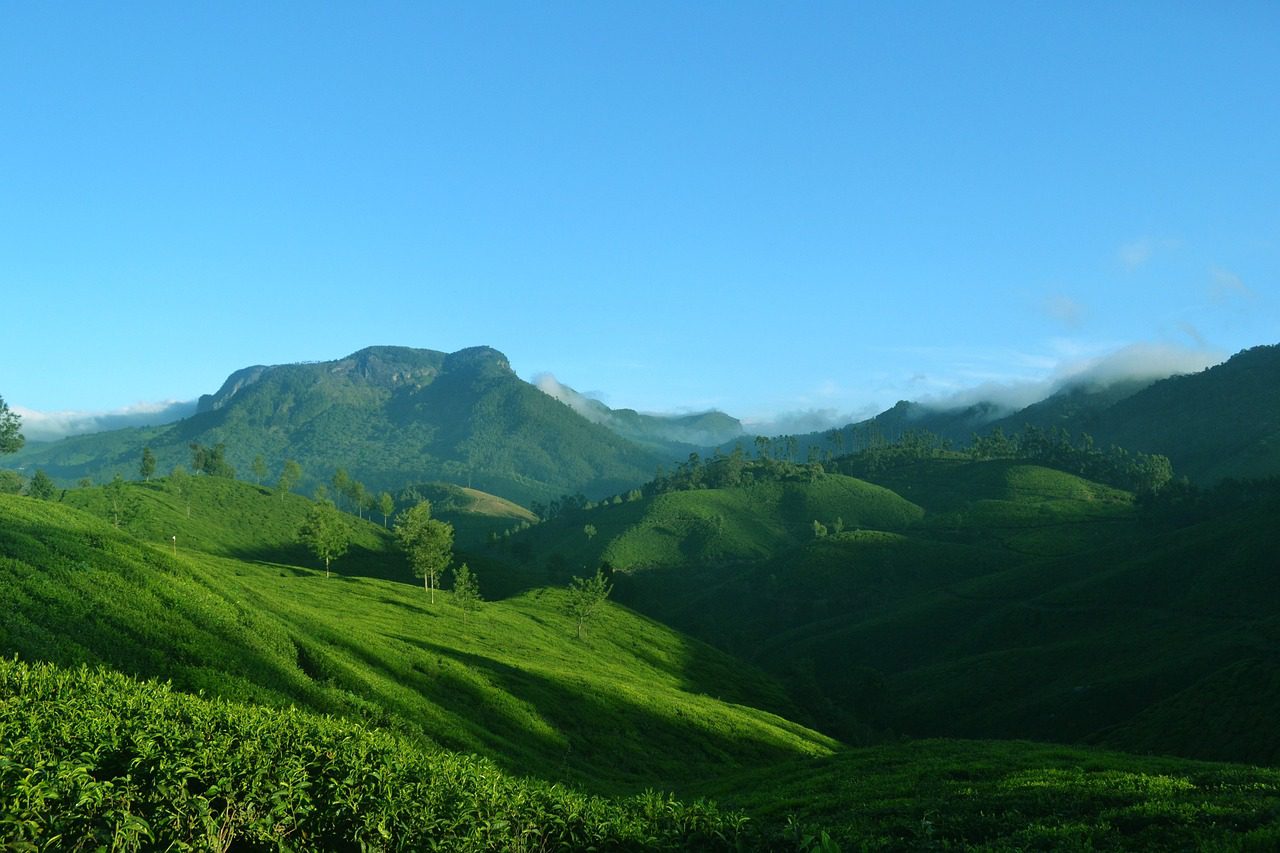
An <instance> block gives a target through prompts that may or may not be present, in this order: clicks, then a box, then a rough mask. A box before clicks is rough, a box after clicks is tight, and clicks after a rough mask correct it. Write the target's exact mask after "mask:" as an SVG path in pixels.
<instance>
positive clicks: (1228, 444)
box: [721, 345, 1280, 484]
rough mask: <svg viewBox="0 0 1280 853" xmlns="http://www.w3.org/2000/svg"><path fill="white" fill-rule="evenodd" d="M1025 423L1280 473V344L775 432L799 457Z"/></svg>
mask: <svg viewBox="0 0 1280 853" xmlns="http://www.w3.org/2000/svg"><path fill="white" fill-rule="evenodd" d="M1026 426H1033V427H1037V428H1039V429H1043V430H1053V429H1064V430H1066V431H1067V432H1068V433H1069V434H1070V435H1071V437H1072V440H1073V441H1078V440H1079V439H1080V437H1081V436H1082V435H1083V434H1085V433H1087V434H1089V435H1090V436H1092V437H1093V439H1094V443H1095V445H1097V446H1098V447H1100V448H1106V447H1109V446H1111V445H1115V446H1116V447H1122V448H1124V449H1125V450H1128V451H1131V452H1132V451H1138V452H1142V453H1158V454H1161V455H1163V456H1167V457H1168V458H1169V460H1170V462H1171V463H1172V464H1173V469H1174V473H1175V474H1176V475H1179V476H1186V477H1189V478H1190V479H1191V480H1192V481H1193V482H1198V483H1205V484H1208V483H1214V482H1217V481H1218V480H1221V479H1223V478H1226V477H1234V478H1242V477H1269V476H1276V475H1280V345H1273V346H1260V347H1253V348H1252V349H1247V350H1243V351H1241V352H1239V353H1237V354H1236V355H1234V356H1232V357H1231V358H1230V359H1228V360H1227V361H1225V362H1223V363H1222V364H1218V365H1216V366H1214V367H1210V368H1207V369H1205V370H1202V371H1200V372H1198V373H1190V374H1183V375H1177V376H1170V377H1168V378H1166V379H1160V380H1149V379H1120V380H1116V381H1110V382H1099V381H1081V382H1075V383H1069V384H1067V385H1065V386H1063V387H1062V388H1060V389H1058V390H1057V391H1056V392H1054V393H1053V394H1051V395H1050V396H1048V397H1046V398H1045V399H1043V400H1041V401H1039V402H1037V403H1034V404H1032V405H1030V406H1027V407H1025V408H1023V409H1020V410H1018V411H1016V412H1012V413H1010V412H1009V411H1008V410H1007V408H1004V407H1001V406H999V405H997V404H996V403H993V402H981V403H976V404H972V405H968V406H964V407H960V408H951V409H939V408H937V407H934V406H929V405H925V404H922V403H913V402H909V401H905V400H903V401H900V402H898V403H897V404H896V405H894V406H893V407H892V408H890V409H887V410H885V411H884V412H881V413H880V414H878V415H876V416H875V417H873V418H869V419H868V420H865V421H860V422H858V423H854V424H847V425H845V426H843V427H840V428H837V429H834V430H827V431H825V432H815V433H808V434H805V435H799V436H789V437H788V436H780V437H778V438H775V439H773V441H774V443H775V445H781V443H782V442H783V441H785V440H786V439H788V438H789V439H794V448H793V449H792V450H791V451H790V452H791V454H792V455H793V457H794V458H798V459H804V458H806V457H807V456H808V454H810V453H811V452H812V453H816V454H817V455H818V456H819V457H823V456H825V455H827V454H830V453H834V455H840V453H841V452H850V451H857V450H861V449H863V448H866V447H869V446H872V445H874V444H877V443H884V442H893V441H897V440H899V439H900V438H902V437H903V436H904V435H906V434H907V433H909V432H912V431H928V432H930V433H933V434H934V435H936V436H938V437H939V438H940V439H943V440H945V441H949V442H951V443H952V445H953V446H956V447H963V446H966V445H968V444H969V442H970V440H971V439H972V438H973V436H974V435H975V434H978V435H986V434H990V433H991V432H993V431H995V430H996V429H1000V430H1002V431H1003V432H1004V433H1005V434H1006V435H1015V434H1017V433H1019V432H1021V431H1022V430H1023V429H1024V428H1025V427H1026ZM732 446H733V442H729V443H726V444H724V445H723V446H722V447H721V450H722V451H724V452H728V451H729V450H730V449H731V448H732ZM776 455H777V451H775V456H776Z"/></svg>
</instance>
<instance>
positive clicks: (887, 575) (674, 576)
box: [500, 453, 1280, 762]
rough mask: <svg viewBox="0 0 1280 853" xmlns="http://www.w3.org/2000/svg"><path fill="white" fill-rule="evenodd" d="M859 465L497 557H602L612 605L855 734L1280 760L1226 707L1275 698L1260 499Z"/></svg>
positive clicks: (565, 529) (528, 539)
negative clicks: (1174, 499) (856, 470)
mask: <svg viewBox="0 0 1280 853" xmlns="http://www.w3.org/2000/svg"><path fill="white" fill-rule="evenodd" d="M868 476H870V477H872V478H873V479H875V480H876V483H877V484H876V485H873V484H870V483H866V482H863V481H859V480H855V479H853V478H850V477H845V476H842V475H831V474H828V475H824V476H820V477H817V478H815V479H813V480H812V481H811V482H807V483H805V482H785V483H784V482H779V483H757V484H754V485H752V486H749V487H745V488H736V489H693V490H686V491H675V492H668V493H664V494H658V495H653V496H650V497H646V498H643V499H641V500H638V501H631V502H623V503H621V504H616V505H609V504H606V505H604V506H602V507H598V508H596V509H593V510H590V511H586V512H579V513H576V514H574V515H572V516H567V517H561V518H558V519H556V520H554V521H551V522H547V523H544V524H541V525H538V526H536V527H534V528H532V529H530V530H528V531H525V532H522V533H518V534H516V535H513V536H511V537H510V543H509V544H508V545H507V546H506V551H505V553H508V554H510V555H511V558H512V559H514V560H517V561H518V560H519V558H520V556H521V555H522V554H529V555H532V559H530V560H525V561H524V562H523V563H522V565H524V566H525V567H526V569H525V570H526V571H529V572H532V573H535V575H536V576H538V577H541V578H546V577H556V576H557V575H556V574H555V571H554V570H556V569H559V570H560V571H582V570H583V569H584V568H585V569H588V570H589V568H590V567H592V566H595V565H598V564H600V563H602V562H603V563H607V564H609V565H611V566H612V567H613V569H614V570H615V575H614V577H615V583H616V585H617V589H618V595H619V598H620V600H623V601H625V602H626V603H628V604H629V605H631V606H633V607H635V608H637V609H639V610H641V611H642V612H645V613H648V614H650V615H651V616H653V617H654V618H657V619H660V620H662V621H663V622H666V623H668V624H671V625H674V626H676V627H678V628H680V629H681V630H683V631H686V632H688V633H690V634H692V635H694V636H697V637H699V638H701V639H704V640H707V641H708V642H711V643H713V644H714V645H717V646H719V647H720V648H723V649H725V650H727V651H730V652H732V653H734V654H736V655H739V656H741V657H744V658H746V659H748V660H751V661H753V662H755V663H758V664H759V665H761V666H763V667H764V668H765V669H767V670H768V671H770V672H772V673H773V674H774V675H776V676H778V677H779V678H781V679H783V681H784V682H785V683H786V684H787V685H788V687H789V689H790V690H791V692H792V695H793V696H794V697H795V698H796V699H797V701H799V702H801V704H802V705H804V706H805V708H806V709H807V711H808V712H809V713H810V714H812V715H813V718H814V719H816V720H817V721H818V722H819V723H820V725H821V726H823V727H825V728H826V729H827V730H829V731H832V732H834V733H837V734H839V735H840V736H841V737H843V738H845V739H848V740H853V741H858V742H865V741H867V740H869V739H871V740H873V739H875V738H877V737H881V736H883V735H884V734H885V733H888V732H900V733H909V734H913V735H920V736H936V735H948V736H961V737H1031V738H1040V739H1048V740H1057V741H1065V742H1096V743H1106V744H1109V745H1112V746H1117V747H1121V748H1134V749H1142V750H1156V751H1165V752H1173V753H1178V754H1182V755H1188V756H1195V757H1205V758H1217V759H1222V758H1227V759H1232V760H1254V761H1266V762H1271V761H1276V760H1280V752H1277V747H1276V745H1275V744H1274V743H1272V742H1270V741H1269V740H1268V738H1267V736H1266V735H1265V734H1264V733H1262V731H1261V730H1260V729H1259V728H1258V727H1256V726H1250V725H1248V724H1243V723H1232V722H1231V720H1230V718H1231V716H1232V714H1233V713H1235V710H1234V709H1239V713H1241V714H1244V715H1247V717H1248V718H1249V719H1257V718H1259V717H1260V715H1263V714H1266V713H1275V712H1280V696H1277V695H1276V693H1275V690H1274V686H1275V685H1276V684H1277V683H1280V679H1278V678H1277V675H1276V672H1277V670H1276V657H1275V648H1276V647H1275V644H1274V637H1275V636H1278V635H1277V634H1276V632H1277V630H1280V629H1277V625H1278V624H1280V623H1277V622H1276V621H1275V618H1274V617H1273V615H1272V614H1273V613H1274V612H1277V608H1276V605H1278V604H1280V601H1277V599H1276V593H1275V591H1274V590H1273V589H1272V588H1271V587H1270V586H1269V585H1268V584H1267V582H1266V580H1265V579H1266V578H1267V577H1269V568H1270V567H1271V566H1272V564H1273V562H1274V552H1275V551H1274V548H1275V541H1274V537H1272V536H1270V531H1271V529H1272V525H1270V523H1269V521H1268V519H1270V518H1273V517H1274V514H1275V512H1276V510H1277V509H1280V507H1277V506H1275V505H1274V504H1275V498H1274V497H1271V498H1267V499H1266V500H1264V499H1263V498H1256V499H1252V500H1251V501H1237V503H1236V504H1234V505H1233V506H1232V507H1231V508H1230V511H1224V512H1221V513H1218V514H1216V515H1211V516H1206V517H1204V518H1201V519H1198V520H1197V517H1195V516H1189V517H1185V518H1184V517H1181V516H1179V517H1178V521H1177V522H1176V523H1173V522H1170V521H1167V520H1162V517H1161V516H1159V515H1158V514H1157V515H1153V514H1152V512H1153V511H1152V510H1148V509H1144V508H1143V507H1140V506H1137V505H1135V502H1134V498H1133V496H1132V495H1131V494H1129V493H1127V492H1124V491H1122V490H1119V489H1115V488H1112V487H1109V486H1105V485H1102V484H1098V483H1094V482H1090V481H1088V480H1085V479H1083V478H1081V477H1079V476H1077V475H1074V474H1070V473H1067V472H1064V471H1058V470H1054V469H1051V468H1046V467H1044V466H1041V465H1035V464H1030V463H1028V462H1026V461H1020V460H1016V459H1015V460H1008V459H1001V460H988V461H973V460H970V459H966V458H962V457H960V456H959V455H956V454H945V453H944V454H940V455H938V456H936V457H934V458H931V459H923V460H914V461H912V460H907V461H904V462H902V463H901V464H896V465H889V466H888V467H884V468H881V469H879V470H877V471H875V473H873V474H869V475H868ZM1266 494H1270V493H1266V492H1263V495H1264V496H1265V495H1266ZM872 498H873V500H871V499H872ZM1268 501H1269V502H1268ZM860 508H874V510H875V511H874V512H872V513H870V514H868V513H866V512H865V511H860ZM837 516H842V517H843V520H844V522H845V523H844V525H843V526H842V529H841V530H839V531H838V532H837V525H834V524H832V521H833V520H834V518H835V517H837ZM814 519H817V520H818V521H820V522H822V524H823V525H824V526H825V527H826V530H825V534H820V532H819V531H816V530H815V529H814V528H813V527H812V521H813V520H814ZM588 524H589V525H591V526H592V527H593V528H594V529H595V531H596V534H595V535H594V536H591V537H588V536H587V535H586V532H585V530H584V528H585V527H586V525H588ZM500 550H501V549H500ZM539 559H541V560H542V562H539ZM539 571H541V572H542V573H543V574H541V575H537V574H536V573H538V572H539ZM1153 650H1158V654H1153ZM1243 673H1250V674H1252V675H1254V676H1257V678H1258V682H1257V685H1256V687H1254V688H1252V689H1250V688H1248V687H1247V679H1246V677H1245V676H1244V674H1243ZM1196 720H1214V721H1216V723H1217V724H1216V725H1214V726H1213V727H1211V728H1210V729H1208V730H1205V729H1203V728H1202V727H1201V726H1199V725H1197V724H1196V723H1195V722H1194V721H1196Z"/></svg>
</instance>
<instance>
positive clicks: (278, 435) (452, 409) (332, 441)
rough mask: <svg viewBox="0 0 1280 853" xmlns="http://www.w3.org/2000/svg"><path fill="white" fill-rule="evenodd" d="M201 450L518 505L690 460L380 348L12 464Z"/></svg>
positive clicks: (464, 368)
mask: <svg viewBox="0 0 1280 853" xmlns="http://www.w3.org/2000/svg"><path fill="white" fill-rule="evenodd" d="M620 419H621V420H623V421H627V422H630V421H632V420H633V419H631V418H629V416H626V415H622V416H620ZM644 423H650V424H652V420H650V421H645V422H644ZM192 442H196V443H199V444H201V445H204V446H208V447H212V446H214V445H217V444H224V445H225V447H226V460H227V461H228V462H229V463H230V464H231V465H232V466H233V467H234V468H235V469H236V471H237V472H238V473H239V475H240V476H241V477H242V478H243V477H248V476H250V474H249V472H250V469H251V467H252V463H253V460H254V458H255V457H256V456H259V455H261V456H262V457H263V458H264V460H265V461H266V463H267V466H268V469H269V470H270V471H271V472H272V474H271V475H270V476H271V477H272V478H274V477H275V476H276V475H277V473H278V472H279V471H280V469H281V466H282V464H283V462H284V460H285V459H287V458H292V459H295V460H297V461H298V462H299V463H301V465H302V468H303V472H304V483H303V488H304V489H305V488H307V486H308V484H309V483H315V482H325V481H327V480H328V479H329V477H330V476H331V475H332V474H333V472H334V471H335V470H336V469H337V468H339V467H344V468H346V469H347V471H348V472H349V473H350V474H351V475H352V476H353V477H355V478H356V479H358V480H360V481H362V482H363V483H364V484H365V485H366V486H368V487H369V488H370V489H373V490H375V491H377V490H382V489H387V490H391V491H393V492H394V491H398V490H400V489H401V488H402V487H404V486H405V485H407V484H411V483H421V482H425V481H431V480H440V481H447V482H453V483H457V484H460V485H466V486H474V487H477V488H481V489H483V490H485V491H487V492H492V493H495V494H498V495H501V496H503V497H505V498H508V499H511V500H515V501H517V502H519V503H528V502H530V501H532V500H538V499H542V500H546V499H548V498H550V497H554V496H557V495H560V494H564V493H574V492H579V491H580V492H583V493H585V494H587V495H589V496H599V495H603V494H608V493H611V492H615V491H618V490H620V489H625V488H630V487H632V486H635V485H637V484H639V483H641V482H643V481H645V480H647V479H648V478H649V477H651V476H652V474H653V472H654V470H655V469H656V468H657V466H658V465H660V464H664V463H669V462H670V461H671V460H672V459H673V458H678V457H680V456H681V455H687V452H688V451H687V449H685V448H684V447H683V446H678V447H674V449H671V448H669V449H668V450H666V451H664V450H662V449H660V448H661V447H662V446H663V445H661V444H660V443H657V442H649V443H648V445H647V446H643V447H642V446H640V445H638V444H636V443H634V442H631V441H628V440H627V439H625V438H623V437H621V436H620V435H618V434H617V433H615V432H613V431H612V430H610V429H608V428H606V427H605V426H603V425H601V424H599V423H593V422H591V421H590V420H588V419H586V418H583V417H582V416H581V415H580V414H578V413H577V412H576V411H574V410H573V409H572V408H570V407H569V406H568V405H565V404H564V403H561V402H559V401H557V400H555V399H553V398H551V397H550V396H548V395H546V394H544V393H542V392H541V391H539V390H537V389H536V388H535V387H533V386H532V385H530V384H529V383H527V382H524V381H523V380H521V379H520V378H519V377H518V376H516V374H515V372H514V371H512V369H511V367H510V365H509V363H508V362H507V359H506V357H505V356H503V355H502V353H500V352H498V351H497V350H494V349H491V348H489V347H473V348H470V349H464V350H460V351H458V352H455V353H451V354H446V353H443V352H437V351H434V350H422V349H409V348H405V347H370V348H368V349H363V350H360V351H359V352H356V353H353V354H352V355H350V356H348V357H346V358H342V359H338V360H336V361H327V362H316V363H308V364H288V365H277V366H272V367H267V366H254V367H249V368H245V369H242V370H238V371H236V372H235V373H233V374H231V376H230V377H228V379H227V381H226V382H225V383H224V384H223V386H222V388H220V389H219V390H218V391H217V392H216V393H214V394H209V395H205V396H203V397H201V398H200V401H199V403H198V410H197V413H196V414H195V415H193V416H192V417H189V418H186V419H184V420H181V421H178V422H176V423H173V424H169V425H165V426H158V427H147V428H135V429H127V430H119V431H114V432H108V433H101V434H97V435H89V436H75V437H72V438H68V439H64V440H62V441H59V442H54V443H50V444H38V443H35V442H32V443H30V445H29V446H28V447H27V448H25V449H24V450H23V451H22V452H20V453H19V454H17V455H15V456H14V457H13V458H12V459H11V460H6V463H7V464H9V465H12V466H15V467H20V468H24V469H26V470H28V471H30V470H34V469H36V468H42V469H44V470H45V471H46V472H47V473H48V474H50V475H51V476H53V477H55V478H57V479H59V480H61V481H63V482H71V481H75V480H78V479H79V478H81V477H91V478H94V479H98V480H104V479H109V478H110V477H111V476H112V475H113V474H115V473H121V474H123V475H125V476H126V477H131V476H132V475H133V474H134V472H135V471H137V468H138V462H139V459H140V457H141V453H142V449H143V447H145V446H149V447H150V448H151V449H152V451H153V453H154V454H155V456H156V457H157V460H158V463H159V468H158V470H160V471H162V472H164V471H168V470H169V469H170V468H172V467H173V466H174V465H179V464H188V463H189V462H190V460H191V453H190V451H189V449H188V445H189V444H191V443H192Z"/></svg>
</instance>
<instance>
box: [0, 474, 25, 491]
mask: <svg viewBox="0 0 1280 853" xmlns="http://www.w3.org/2000/svg"><path fill="white" fill-rule="evenodd" d="M24 485H25V483H24V482H23V480H22V475H21V474H19V473H18V472H17V471H10V470H9V469H7V468H0V495H16V494H18V493H20V492H21V491H22V488H23V486H24Z"/></svg>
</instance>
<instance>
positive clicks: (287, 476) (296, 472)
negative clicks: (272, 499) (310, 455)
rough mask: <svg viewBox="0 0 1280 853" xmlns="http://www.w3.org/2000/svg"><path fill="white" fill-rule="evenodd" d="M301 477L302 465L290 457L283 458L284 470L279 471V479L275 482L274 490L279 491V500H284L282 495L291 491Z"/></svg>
mask: <svg viewBox="0 0 1280 853" xmlns="http://www.w3.org/2000/svg"><path fill="white" fill-rule="evenodd" d="M301 479H302V466H301V465H299V464H298V463H297V462H294V461H293V460H292V459H286V460H284V470H282V471H281V472H280V479H279V481H278V482H277V483H276V491H278V492H279V493H280V500H284V496H285V495H287V494H288V493H289V492H291V491H293V487H294V486H296V485H298V481H299V480H301Z"/></svg>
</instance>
